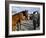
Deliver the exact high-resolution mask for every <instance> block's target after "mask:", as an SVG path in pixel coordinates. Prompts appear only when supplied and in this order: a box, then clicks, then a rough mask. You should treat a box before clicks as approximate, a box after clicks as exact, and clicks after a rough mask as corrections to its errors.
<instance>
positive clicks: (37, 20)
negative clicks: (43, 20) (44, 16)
mask: <svg viewBox="0 0 46 38" xmlns="http://www.w3.org/2000/svg"><path fill="white" fill-rule="evenodd" d="M35 13H37V14H35ZM36 24H37V27H39V26H40V14H39V12H38V11H34V12H33V26H34V30H36Z"/></svg>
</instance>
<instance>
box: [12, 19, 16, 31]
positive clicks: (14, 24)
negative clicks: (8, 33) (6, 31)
mask: <svg viewBox="0 0 46 38" xmlns="http://www.w3.org/2000/svg"><path fill="white" fill-rule="evenodd" d="M15 30H16V22H15V20H12V31H15Z"/></svg>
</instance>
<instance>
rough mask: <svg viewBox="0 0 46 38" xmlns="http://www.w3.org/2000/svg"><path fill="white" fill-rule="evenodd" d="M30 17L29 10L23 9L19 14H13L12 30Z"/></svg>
mask: <svg viewBox="0 0 46 38" xmlns="http://www.w3.org/2000/svg"><path fill="white" fill-rule="evenodd" d="M27 19H28V11H27V10H25V11H21V12H19V13H17V14H14V15H12V31H15V30H16V26H17V24H18V23H19V24H20V25H21V21H22V20H27Z"/></svg>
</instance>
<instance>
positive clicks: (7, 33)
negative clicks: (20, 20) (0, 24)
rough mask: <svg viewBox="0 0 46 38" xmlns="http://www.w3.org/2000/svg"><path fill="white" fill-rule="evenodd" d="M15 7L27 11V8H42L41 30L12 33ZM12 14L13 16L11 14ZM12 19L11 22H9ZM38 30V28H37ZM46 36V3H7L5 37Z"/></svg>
mask: <svg viewBox="0 0 46 38" xmlns="http://www.w3.org/2000/svg"><path fill="white" fill-rule="evenodd" d="M12 6H13V10H14V7H17V6H18V8H19V7H22V8H24V7H25V8H24V9H27V8H26V7H33V8H34V7H35V8H37V7H40V9H39V10H40V12H41V13H40V30H41V31H40V30H37V31H36V30H34V31H29V30H28V31H16V32H12V31H10V30H11V26H10V25H12V24H11V21H12V20H11V19H10V18H11V16H10V15H12V14H13V13H12V10H11V8H12ZM11 13H12V14H11ZM9 19H10V20H9ZM35 28H36V27H35ZM40 35H45V3H42V2H24V1H5V37H23V36H40Z"/></svg>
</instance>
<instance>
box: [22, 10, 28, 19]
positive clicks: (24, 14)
mask: <svg viewBox="0 0 46 38" xmlns="http://www.w3.org/2000/svg"><path fill="white" fill-rule="evenodd" d="M22 13H23V16H25V19H26V20H28V10H25V11H23V12H22Z"/></svg>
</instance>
